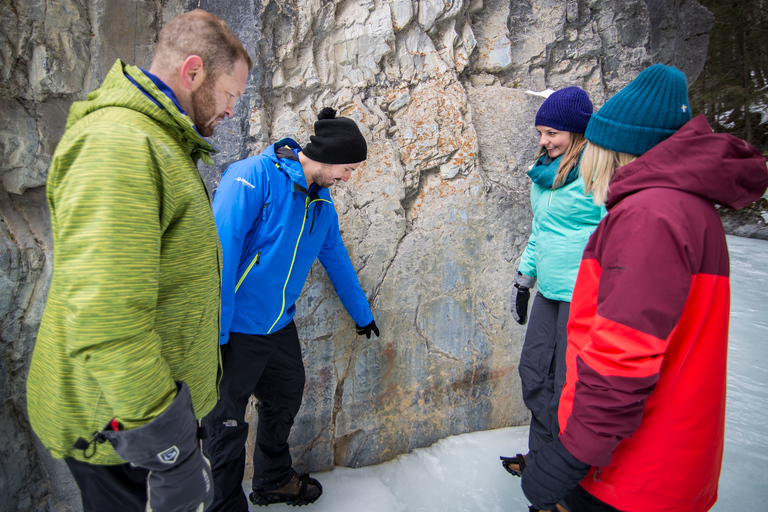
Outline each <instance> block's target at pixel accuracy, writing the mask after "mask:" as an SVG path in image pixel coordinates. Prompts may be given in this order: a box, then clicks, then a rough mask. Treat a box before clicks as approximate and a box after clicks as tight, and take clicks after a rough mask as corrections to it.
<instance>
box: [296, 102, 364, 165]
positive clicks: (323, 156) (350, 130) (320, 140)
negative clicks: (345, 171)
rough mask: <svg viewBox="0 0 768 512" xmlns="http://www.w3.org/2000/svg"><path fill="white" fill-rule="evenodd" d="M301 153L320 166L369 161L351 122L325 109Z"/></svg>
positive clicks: (361, 137)
mask: <svg viewBox="0 0 768 512" xmlns="http://www.w3.org/2000/svg"><path fill="white" fill-rule="evenodd" d="M304 154H305V155H307V156H308V157H309V158H311V159H312V160H314V161H315V162H320V163H323V164H356V163H358V162H362V161H363V160H365V159H366V158H368V145H367V144H366V143H365V138H364V137H363V134H362V133H360V129H359V128H358V127H357V123H355V122H354V121H353V120H352V119H350V118H348V117H336V111H335V110H334V109H332V108H330V107H325V108H324V109H322V110H321V111H320V114H318V116H317V122H316V123H315V134H314V135H310V137H309V144H307V146H306V147H305V148H304Z"/></svg>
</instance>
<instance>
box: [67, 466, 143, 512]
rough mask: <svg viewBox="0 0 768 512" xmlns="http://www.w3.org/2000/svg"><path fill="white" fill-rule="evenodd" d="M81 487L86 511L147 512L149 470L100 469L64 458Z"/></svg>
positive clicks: (130, 468)
mask: <svg viewBox="0 0 768 512" xmlns="http://www.w3.org/2000/svg"><path fill="white" fill-rule="evenodd" d="M64 462H66V463H67V467H69V471H70V472H71V473H72V476H73V477H74V478H75V482H76V483H77V486H78V487H79V488H80V498H81V499H82V501H83V512H102V511H104V510H113V511H115V512H145V511H146V510H147V477H148V476H149V471H148V470H146V469H144V468H137V467H134V466H131V465H130V464H128V463H125V464H118V465H116V466H99V465H96V464H89V463H88V462H82V461H79V460H76V459H72V458H67V459H64Z"/></svg>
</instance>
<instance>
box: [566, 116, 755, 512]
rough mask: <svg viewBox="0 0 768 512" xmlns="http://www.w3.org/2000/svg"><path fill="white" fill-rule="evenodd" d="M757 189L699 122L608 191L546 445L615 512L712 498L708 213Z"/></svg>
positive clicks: (741, 159)
mask: <svg viewBox="0 0 768 512" xmlns="http://www.w3.org/2000/svg"><path fill="white" fill-rule="evenodd" d="M767 186H768V170H766V162H765V158H763V157H762V156H761V155H760V153H759V152H758V151H757V150H756V149H754V148H753V147H751V146H749V145H748V144H746V143H745V142H744V141H742V140H740V139H738V138H736V137H732V136H730V135H724V134H713V133H712V130H711V129H710V127H709V124H708V123H707V121H706V119H705V118H704V116H699V117H697V118H695V119H693V120H691V121H690V122H688V123H687V124H686V125H684V126H683V127H682V128H680V130H678V131H677V132H676V133H675V134H674V135H673V136H672V137H670V138H669V139H667V140H665V141H664V142H662V143H660V144H658V145H657V146H655V147H654V148H653V149H651V150H650V151H648V152H647V153H645V154H644V155H642V156H641V157H640V158H638V159H637V160H635V161H634V162H633V163H631V164H629V165H626V166H623V167H621V168H619V169H618V170H617V172H616V175H615V176H614V178H613V180H612V181H611V184H610V188H609V197H608V202H607V204H606V207H607V208H608V215H607V216H606V217H605V218H604V219H603V221H602V222H601V223H600V225H599V226H598V228H597V230H596V231H595V233H594V234H593V235H592V237H591V239H590V240H589V243H588V244H587V247H586V249H585V251H584V256H583V259H582V262H581V266H580V268H579V274H578V278H577V281H576V287H575V289H574V292H573V301H572V302H571V311H570V318H569V322H568V352H567V356H566V362H567V367H568V376H567V381H566V384H565V387H564V388H563V394H562V398H561V401H560V409H559V420H560V425H561V434H560V440H561V442H562V443H563V445H564V446H565V448H566V449H567V450H568V451H569V452H570V453H571V454H572V455H574V456H575V457H576V458H578V459H579V460H581V461H582V462H585V463H587V464H590V465H592V466H594V467H593V468H592V470H591V472H590V474H589V475H588V476H587V477H586V478H585V479H584V480H583V481H582V482H581V485H582V486H583V487H584V488H585V489H586V490H587V491H588V492H590V493H591V494H593V495H594V496H596V497H597V498H599V499H600V500H602V501H604V502H605V503H608V504H610V505H612V506H614V507H616V508H618V509H619V510H622V511H626V512H634V511H643V512H647V511H650V510H653V511H656V512H664V511H675V512H679V511H705V510H708V509H709V508H710V507H711V506H712V505H713V504H714V503H715V501H716V499H717V482H718V478H719V475H720V464H721V459H722V453H723V432H724V427H725V387H726V352H727V344H728V317H729V311H730V285H729V281H728V275H729V260H728V247H727V246H726V239H725V233H724V231H723V226H722V223H721V221H720V218H719V216H718V213H717V211H716V209H715V208H714V206H713V202H714V203H718V204H722V205H726V206H730V207H735V208H741V207H744V206H746V205H748V204H749V203H752V202H754V201H756V200H757V199H759V198H760V196H761V195H762V194H763V193H764V192H765V189H766V187H767Z"/></svg>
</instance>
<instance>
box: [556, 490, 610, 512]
mask: <svg viewBox="0 0 768 512" xmlns="http://www.w3.org/2000/svg"><path fill="white" fill-rule="evenodd" d="M565 502H566V504H567V505H568V506H569V509H568V510H570V511H571V512H621V510H619V509H617V508H615V507H612V506H610V505H609V504H607V503H605V502H604V501H601V500H599V499H597V498H596V497H594V496H593V495H591V494H590V493H588V492H587V491H586V490H585V489H584V488H583V487H582V486H580V485H577V486H576V488H575V489H574V490H572V491H571V492H570V493H569V494H568V496H567V497H566V499H565Z"/></svg>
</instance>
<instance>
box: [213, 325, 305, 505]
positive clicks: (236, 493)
mask: <svg viewBox="0 0 768 512" xmlns="http://www.w3.org/2000/svg"><path fill="white" fill-rule="evenodd" d="M284 344H287V345H290V346H291V347H293V348H292V350H291V360H290V361H289V362H288V365H287V367H288V369H286V370H284V371H285V372H286V375H285V376H282V377H278V382H276V383H273V384H274V385H275V386H280V381H281V380H282V379H284V378H286V376H288V375H290V373H291V369H292V368H294V367H295V366H296V364H297V363H296V358H298V365H299V366H300V367H301V387H300V388H299V391H298V396H297V397H296V396H294V397H293V399H292V401H291V403H290V404H288V407H290V409H291V410H294V409H295V410H296V411H298V408H299V406H300V405H301V397H302V393H303V388H304V381H303V379H304V367H303V364H302V363H301V349H300V346H299V339H298V334H297V333H296V326H295V324H294V323H293V322H291V323H290V324H289V325H288V326H286V327H285V328H283V329H281V330H280V331H278V332H276V333H273V334H270V335H265V336H259V335H249V334H241V333H230V335H229V342H228V343H226V344H225V345H222V346H221V357H222V365H223V372H224V373H223V375H222V379H221V384H220V385H219V393H220V398H219V402H218V403H217V404H216V407H214V409H213V411H211V412H210V413H209V414H208V416H206V417H205V418H204V419H203V426H204V427H205V428H206V430H207V433H208V436H207V437H206V439H204V440H203V453H204V454H205V456H206V457H208V459H209V460H210V462H211V469H212V471H213V482H214V501H213V504H212V505H211V507H210V508H209V509H208V511H210V512H219V511H225V512H247V510H248V500H247V499H246V497H245V494H244V493H243V490H242V483H243V477H244V472H245V442H246V439H247V437H248V423H246V422H245V409H246V406H247V405H248V400H249V398H250V396H251V395H252V394H254V393H256V390H257V389H258V388H259V386H260V385H262V381H263V380H264V379H274V378H275V375H276V374H277V375H281V368H282V365H283V364H284V363H283V360H284V359H285V356H284V355H283V353H284V352H285V351H286V347H284V346H283V345H284ZM267 368H269V371H266V369H267ZM259 394H260V393H256V395H257V398H258V397H259ZM293 394H294V395H296V394H297V392H296V391H295V390H294V392H293ZM294 402H297V403H298V405H295V403H294ZM278 408H279V406H278ZM260 409H261V408H260ZM260 418H261V414H260ZM292 421H293V417H291V424H292ZM259 428H260V429H261V428H262V427H261V419H260V420H259ZM282 431H290V425H289V426H288V427H287V428H286V427H283V428H282V429H281V432H282ZM285 438H286V439H287V434H286V435H285ZM286 452H287V444H286ZM276 465H279V466H280V471H278V473H279V474H278V475H277V477H276V478H277V479H279V478H285V476H284V475H288V478H290V468H291V459H290V454H288V457H287V459H286V458H285V457H283V458H282V459H281V460H280V461H279V464H278V463H276ZM285 480H286V481H287V478H285ZM281 485H282V484H280V485H275V487H280V486H281Z"/></svg>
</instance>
